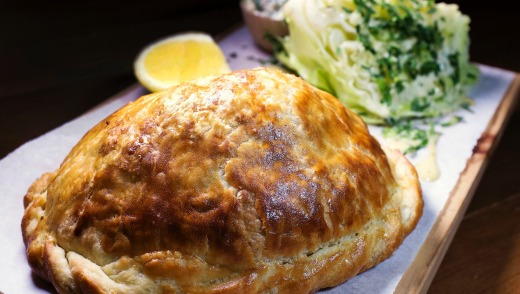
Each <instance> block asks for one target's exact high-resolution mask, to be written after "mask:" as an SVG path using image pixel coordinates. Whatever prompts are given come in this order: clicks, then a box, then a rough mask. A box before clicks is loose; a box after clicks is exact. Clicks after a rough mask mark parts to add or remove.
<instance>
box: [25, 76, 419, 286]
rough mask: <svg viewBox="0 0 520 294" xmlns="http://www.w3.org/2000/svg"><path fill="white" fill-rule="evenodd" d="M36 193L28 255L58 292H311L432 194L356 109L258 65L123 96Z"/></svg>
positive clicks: (365, 257)
mask: <svg viewBox="0 0 520 294" xmlns="http://www.w3.org/2000/svg"><path fill="white" fill-rule="evenodd" d="M24 205H25V207H26V209H25V214H24V217H23V220H22V231H23V238H24V241H25V243H26V246H27V257H28V261H29V264H30V265H31V267H32V269H33V271H34V272H35V273H36V274H38V275H40V276H42V277H44V278H45V279H47V280H49V281H51V282H52V283H53V285H54V286H55V288H56V289H57V291H58V292H60V293H67V292H80V293H105V292H111V293H112V292H113V293H155V292H163V293H207V292H214V293H228V292H229V293H252V292H268V293H304V292H315V291H317V290H318V289H320V288H323V287H331V286H335V285H338V284H340V283H342V282H344V281H345V280H347V279H349V278H350V277H352V276H354V275H356V274H358V273H360V272H362V271H364V270H366V269H369V268H371V267H373V266H374V265H376V264H377V263H379V262H381V261H382V260H384V259H385V258H387V257H389V256H390V255H391V254H392V253H393V252H394V251H395V249H396V248H397V247H398V246H399V245H400V244H401V242H402V241H403V239H404V238H405V236H406V235H407V234H408V233H410V231H412V230H413V228H414V227H415V225H416V224H417V221H418V219H419V217H420V215H421V213H422V205H423V203H422V198H421V191H420V186H419V182H418V179H417V175H416V172H415V169H414V168H413V166H412V165H410V163H409V162H408V161H407V160H406V159H405V157H403V156H402V155H401V154H400V153H398V152H387V153H386V154H385V152H384V151H383V150H382V148H381V147H380V145H379V143H378V142H377V141H376V140H375V139H374V138H373V137H372V136H371V135H370V134H369V132H368V131H367V128H366V125H365V123H364V122H363V121H362V120H361V119H360V118H359V117H358V116H357V115H356V114H354V113H353V112H351V111H349V110H348V109H346V108H345V107H343V106H342V104H341V103H340V102H338V100H337V99H335V98H334V97H333V96H331V95H329V94H327V93H325V92H323V91H321V90H318V89H316V88H314V87H312V86H310V85H309V84H307V83H306V82H305V81H303V80H302V79H300V78H297V77H295V76H293V75H290V74H285V73H282V72H281V71H278V70H274V69H264V68H260V69H254V70H245V71H236V72H232V73H229V74H224V75H221V76H218V77H215V78H213V79H204V80H198V81H195V82H192V83H184V84H181V85H179V86H176V87H174V88H171V89H168V90H165V91H163V92H158V93H155V94H150V95H147V96H144V97H141V98H140V99H138V100H137V101H135V102H133V103H130V104H128V105H126V106H124V107H123V108H121V109H120V110H118V111H116V112H115V113H113V114H112V115H110V116H109V117H107V118H106V119H104V120H103V121H101V122H100V123H99V124H97V125H96V126H95V127H94V128H92V129H91V130H90V131H89V132H87V134H85V136H84V137H83V138H82V139H81V140H80V141H79V143H78V144H77V145H76V146H75V147H74V148H73V149H72V151H71V152H70V154H69V155H68V156H67V157H66V158H65V160H64V161H63V163H62V164H61V166H60V167H59V169H58V170H57V171H55V172H52V173H47V174H44V175H43V176H42V177H40V178H39V179H38V180H36V181H35V182H34V184H33V185H32V186H31V187H30V188H29V190H28V192H27V194H26V196H25V199H24Z"/></svg>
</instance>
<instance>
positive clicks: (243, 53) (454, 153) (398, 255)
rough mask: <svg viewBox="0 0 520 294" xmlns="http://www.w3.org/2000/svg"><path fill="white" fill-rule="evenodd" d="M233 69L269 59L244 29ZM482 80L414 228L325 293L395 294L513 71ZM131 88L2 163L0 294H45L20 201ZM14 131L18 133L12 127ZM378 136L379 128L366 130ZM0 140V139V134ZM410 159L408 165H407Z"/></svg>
mask: <svg viewBox="0 0 520 294" xmlns="http://www.w3.org/2000/svg"><path fill="white" fill-rule="evenodd" d="M220 46H221V47H222V49H223V51H224V52H225V54H226V56H227V58H228V61H229V63H230V66H231V68H232V69H245V68H252V67H257V66H259V65H268V64H269V62H268V61H269V60H270V59H271V57H270V56H269V55H268V54H266V53H265V52H262V51H261V50H259V49H258V48H257V47H256V46H255V45H254V43H253V41H252V39H251V37H250V36H249V34H248V32H247V30H246V29H245V28H241V29H238V30H237V31H235V32H234V33H232V34H231V35H229V36H228V37H226V38H225V39H223V40H222V41H221V42H220ZM480 68H481V73H482V76H481V79H480V82H479V83H478V85H476V86H475V87H474V89H473V90H472V91H471V93H470V95H469V96H470V97H471V98H472V99H473V100H474V101H475V102H476V103H475V106H473V107H472V109H473V112H468V111H461V112H460V113H459V114H458V115H460V116H463V117H464V121H465V123H460V124H457V125H455V126H454V127H450V128H446V129H443V130H442V131H443V134H442V136H441V137H440V139H439V142H438V161H439V166H440V170H441V177H440V178H439V179H438V180H437V181H435V182H421V185H422V188H423V192H424V200H425V209H424V212H423V217H422V218H421V220H420V222H419V224H418V226H417V228H416V229H415V230H414V231H413V232H412V234H411V235H409V236H408V237H407V238H406V239H405V241H404V243H403V244H402V245H401V247H399V249H398V250H397V251H396V252H395V253H394V254H393V255H392V256H391V257H390V258H389V259H388V260H386V261H384V262H382V263H381V264H379V265H377V266H376V267H375V268H373V269H371V270H369V271H367V272H365V273H363V274H361V275H358V276H357V277H354V278H353V279H351V280H349V281H347V282H346V283H344V284H342V285H340V286H338V287H335V288H332V289H328V290H326V291H323V292H328V293H392V292H393V291H394V289H395V287H396V285H397V283H398V282H399V280H400V278H401V277H402V275H403V273H404V272H405V271H406V269H407V268H408V267H409V265H410V264H411V262H412V261H413V259H414V258H415V256H416V254H417V252H418V250H419V248H420V246H421V245H422V243H423V242H424V240H425V238H426V236H427V235H428V233H429V231H430V229H431V227H432V225H433V223H434V221H435V220H436V218H437V217H438V216H439V213H440V211H441V210H442V208H443V207H444V205H445V204H446V201H447V198H448V196H449V194H450V191H451V190H452V189H453V188H454V186H455V184H456V182H457V180H458V178H459V175H460V173H461V172H462V171H463V170H464V167H465V166H466V161H467V159H468V158H469V157H470V156H471V154H472V150H473V147H474V146H475V144H476V142H477V140H478V139H479V137H480V135H481V134H482V132H483V131H484V130H485V128H486V126H487V124H488V122H489V120H490V119H491V117H492V116H493V114H494V112H495V110H496V108H497V106H498V105H499V103H500V101H501V100H502V98H503V96H504V94H505V92H506V91H507V89H508V87H509V86H510V84H511V82H512V80H513V78H514V76H515V74H514V73H513V72H509V71H505V70H501V69H498V68H492V67H488V66H481V67H480ZM145 93H146V91H145V90H144V89H143V88H142V87H140V86H137V85H136V86H134V87H131V88H129V89H127V90H126V91H124V92H122V93H120V94H119V95H116V96H115V97H113V98H112V99H110V100H108V102H107V103H104V104H102V105H100V106H99V107H97V108H95V109H93V110H92V111H90V112H88V113H87V114H85V115H82V116H80V117H79V118H77V119H75V120H73V121H71V122H69V123H67V124H64V125H63V126H61V127H59V128H57V129H55V130H53V131H51V132H49V133H47V134H45V135H43V136H41V137H39V138H36V139H34V140H32V141H30V142H27V143H26V144H24V145H22V146H21V147H19V148H18V149H17V150H15V151H14V152H12V153H11V154H9V155H8V156H6V157H5V158H3V159H2V160H1V161H0V199H1V200H0V201H1V202H0V220H1V221H0V260H2V266H0V291H2V292H3V293H5V294H17V293H48V292H49V291H52V287H49V284H47V283H45V282H43V281H42V280H41V279H39V278H38V277H35V276H34V275H33V274H32V273H31V269H30V268H29V266H28V264H27V261H26V258H25V247H24V244H23V241H22V234H21V225H20V223H21V219H22V215H23V196H24V195H25V192H26V191H27V189H28V187H29V186H30V185H31V183H32V182H33V181H34V180H35V179H36V178H38V177H39V176H40V175H41V174H42V173H44V172H47V171H52V170H55V169H56V168H57V167H58V166H59V164H60V163H61V161H62V160H63V158H64V157H65V156H66V155H67V153H68V152H69V151H70V149H71V148H72V147H73V146H74V144H75V143H76V142H77V141H78V140H79V139H80V138H81V137H82V136H83V135H84V134H85V132H86V131H87V130H89V129H90V128H91V127H92V126H94V125H95V124H96V123H97V122H99V121H101V120H102V119H103V118H105V117H106V116H108V115H109V114H111V113H112V112H114V111H115V110H117V109H119V108H120V107H122V106H123V105H125V104H126V103H128V102H130V101H133V100H135V99H137V98H138V97H140V96H141V95H143V94H145ZM13 131H16V130H13ZM371 132H372V133H373V134H374V135H375V136H376V137H378V138H380V136H379V134H380V131H379V130H378V129H377V128H371ZM0 135H1V134H0ZM412 161H413V160H412Z"/></svg>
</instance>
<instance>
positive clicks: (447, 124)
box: [441, 116, 464, 128]
mask: <svg viewBox="0 0 520 294" xmlns="http://www.w3.org/2000/svg"><path fill="white" fill-rule="evenodd" d="M463 120H464V119H463V118H462V117H461V116H452V117H451V118H450V120H448V121H446V122H443V123H441V126H442V127H445V128H446V127H451V126H454V125H456V124H458V123H459V122H461V121H463Z"/></svg>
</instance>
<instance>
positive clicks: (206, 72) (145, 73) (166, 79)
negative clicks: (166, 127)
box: [135, 33, 230, 92]
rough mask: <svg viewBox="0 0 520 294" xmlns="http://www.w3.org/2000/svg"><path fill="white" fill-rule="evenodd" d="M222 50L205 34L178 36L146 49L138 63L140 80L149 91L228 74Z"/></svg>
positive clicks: (136, 70)
mask: <svg viewBox="0 0 520 294" xmlns="http://www.w3.org/2000/svg"><path fill="white" fill-rule="evenodd" d="M229 71H230V69H229V65H228V64H227V62H226V59H225V57H224V54H223V53H222V50H221V49H220V47H219V46H218V45H217V44H216V43H215V42H214V41H213V39H212V38H211V36H209V35H207V34H204V33H186V34H180V35H176V36H173V37H170V38H167V39H164V40H161V41H158V42H155V43H153V44H151V45H150V46H148V47H147V48H145V49H144V50H143V51H142V52H141V53H140V54H139V56H138V58H137V60H136V63H135V73H136V76H137V79H138V80H139V81H140V82H141V84H142V85H143V86H145V87H146V88H148V89H149V90H150V91H152V92H155V91H160V90H163V89H166V88H168V87H171V86H175V85H177V84H179V83H181V82H184V81H189V80H193V79H197V78H202V77H207V76H212V75H216V74H220V73H225V72H229Z"/></svg>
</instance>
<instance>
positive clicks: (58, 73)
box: [0, 0, 520, 283]
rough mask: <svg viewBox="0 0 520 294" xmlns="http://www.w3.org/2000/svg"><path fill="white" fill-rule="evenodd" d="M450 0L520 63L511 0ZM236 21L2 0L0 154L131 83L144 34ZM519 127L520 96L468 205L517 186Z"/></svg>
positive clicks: (484, 58) (482, 41)
mask: <svg viewBox="0 0 520 294" xmlns="http://www.w3.org/2000/svg"><path fill="white" fill-rule="evenodd" d="M448 2H451V3H458V4H459V5H460V8H461V10H462V12H464V13H465V14H468V15H469V16H470V17H471V20H472V22H471V31H470V37H471V40H472V41H471V47H470V53H471V59H472V60H473V61H475V62H478V63H482V64H487V65H492V66H496V67H500V68H504V69H508V70H512V71H516V72H520V58H519V54H520V41H519V37H520V33H519V32H518V30H519V29H520V17H519V16H518V11H519V10H518V7H517V6H518V5H517V4H515V3H516V2H517V1H511V0H510V1H506V0H494V1H485V2H482V1H475V0H461V1H448ZM239 22H241V14H240V10H239V6H238V1H237V0H206V1H195V0H190V1H175V0H169V1H131V0H130V1H99V0H98V1H52V2H51V1H35V0H31V1H27V0H21V1H1V2H0V159H1V158H3V157H4V156H6V155H7V154H8V153H9V152H11V151H13V150H14V149H16V148H17V147H18V146H20V145H21V144H23V143H24V142H26V141H28V140H30V139H33V138H35V137H37V136H39V135H41V134H43V133H45V132H47V131H50V130H52V129H54V128H56V127H58V126H60V125H61V124H63V123H65V122H67V121H69V120H71V119H73V118H75V117H77V116H78V115H81V114H82V113H84V112H86V111H88V110H89V109H91V108H92V107H94V106H95V105H97V104H99V103H101V102H102V101H104V100H106V99H107V98H109V97H111V96H112V95H114V94H116V93H118V92H119V91H122V90H124V89H125V88H126V87H128V86H130V85H132V84H134V83H136V80H135V78H134V76H133V71H132V64H133V61H134V59H135V57H136V55H137V54H138V52H139V51H140V49H141V48H143V47H144V46H145V45H147V44H149V43H150V42H152V41H154V40H157V39H159V38H162V37H165V36H168V35H171V34H174V33H177V32H183V31H204V32H207V33H210V34H212V35H217V34H219V33H222V32H223V31H225V30H226V29H228V28H229V27H231V26H233V25H235V24H237V23H239ZM519 130H520V110H519V107H518V106H517V107H516V109H515V110H514V111H513V115H512V116H511V119H510V121H509V124H508V126H507V127H506V129H505V131H504V135H503V137H502V140H501V141H500V143H499V145H498V146H497V148H496V150H495V152H494V154H493V156H492V157H491V161H490V164H489V166H488V168H487V170H486V172H485V174H484V176H483V178H482V181H481V183H480V185H479V187H478V189H477V191H476V193H475V196H474V199H473V201H472V203H471V205H470V207H469V209H468V213H471V212H474V211H477V210H478V209H479V208H482V207H484V206H487V205H490V204H492V203H496V202H499V201H501V200H503V199H504V198H506V197H507V196H509V195H513V194H518V193H520V132H519ZM434 283H435V281H434Z"/></svg>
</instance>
